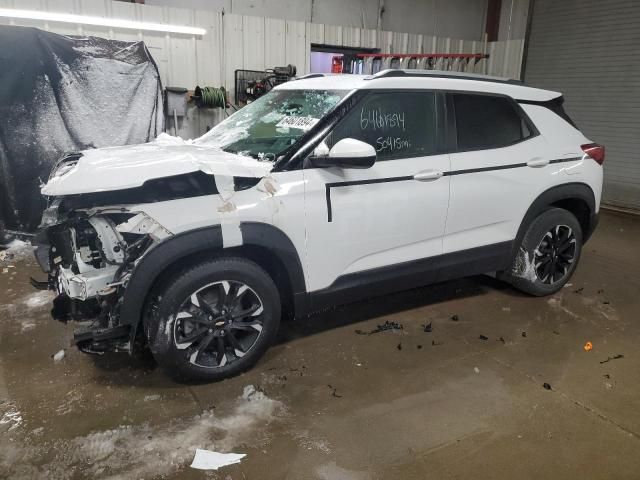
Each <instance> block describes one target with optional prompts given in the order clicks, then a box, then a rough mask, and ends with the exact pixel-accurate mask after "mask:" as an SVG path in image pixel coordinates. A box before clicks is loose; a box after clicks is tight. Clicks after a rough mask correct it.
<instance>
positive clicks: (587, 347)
mask: <svg viewBox="0 0 640 480" xmlns="http://www.w3.org/2000/svg"><path fill="white" fill-rule="evenodd" d="M582 348H584V351H585V352H590V351H591V350H593V343H591V342H587V343H585V344H584V347H582Z"/></svg>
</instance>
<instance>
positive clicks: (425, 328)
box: [422, 322, 433, 333]
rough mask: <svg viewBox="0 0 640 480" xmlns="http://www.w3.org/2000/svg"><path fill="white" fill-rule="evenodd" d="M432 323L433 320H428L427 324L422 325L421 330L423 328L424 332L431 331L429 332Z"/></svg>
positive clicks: (431, 329)
mask: <svg viewBox="0 0 640 480" xmlns="http://www.w3.org/2000/svg"><path fill="white" fill-rule="evenodd" d="M432 323H433V322H429V323H428V324H427V325H423V326H422V330H423V331H424V332H425V333H431V332H432V331H433V327H432V326H431V324H432Z"/></svg>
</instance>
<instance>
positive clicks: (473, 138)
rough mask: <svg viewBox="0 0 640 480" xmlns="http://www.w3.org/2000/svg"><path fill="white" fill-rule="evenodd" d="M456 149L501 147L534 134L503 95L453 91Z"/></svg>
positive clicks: (511, 102) (512, 104)
mask: <svg viewBox="0 0 640 480" xmlns="http://www.w3.org/2000/svg"><path fill="white" fill-rule="evenodd" d="M451 96H452V97H453V105H454V108H455V118H456V134H457V141H458V150H461V151H466V150H483V149H487V148H500V147H505V146H507V145H512V144H514V143H517V142H520V141H522V140H524V139H526V138H528V137H530V136H532V135H533V132H532V131H531V128H530V127H529V126H528V124H527V122H526V120H525V118H524V117H523V116H521V114H520V112H519V111H518V110H516V108H515V106H514V102H513V101H511V100H509V99H508V98H506V97H496V96H492V95H474V94H459V93H454V94H452V95H451Z"/></svg>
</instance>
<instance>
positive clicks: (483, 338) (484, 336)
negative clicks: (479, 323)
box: [478, 334, 489, 341]
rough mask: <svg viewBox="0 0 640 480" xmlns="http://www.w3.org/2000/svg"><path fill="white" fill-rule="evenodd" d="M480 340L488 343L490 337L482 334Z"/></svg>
mask: <svg viewBox="0 0 640 480" xmlns="http://www.w3.org/2000/svg"><path fill="white" fill-rule="evenodd" d="M478 338H479V339H480V340H485V341H486V340H489V337H487V336H486V335H482V334H481V335H480V336H479V337H478Z"/></svg>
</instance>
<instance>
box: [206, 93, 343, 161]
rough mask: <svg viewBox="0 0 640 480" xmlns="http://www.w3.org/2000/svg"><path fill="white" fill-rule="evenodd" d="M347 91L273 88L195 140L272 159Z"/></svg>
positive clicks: (243, 153) (226, 149) (240, 152)
mask: <svg viewBox="0 0 640 480" xmlns="http://www.w3.org/2000/svg"><path fill="white" fill-rule="evenodd" d="M347 93H349V92H348V91H347V90H273V91H271V92H269V93H268V94H266V95H265V96H263V97H260V98H259V99H258V100H256V101H255V102H252V103H250V104H249V105H247V106H246V107H244V108H242V109H240V110H239V111H238V112H236V113H234V114H233V115H232V116H230V117H229V118H228V119H226V120H225V121H224V122H222V123H220V124H218V125H216V126H215V127H214V128H213V129H211V130H210V131H209V132H207V133H206V134H205V135H203V136H202V137H200V138H199V139H198V140H196V143H197V144H202V145H208V146H212V147H218V148H221V149H222V150H224V151H225V152H230V153H237V154H240V155H248V156H251V157H254V158H257V159H259V160H268V161H274V160H275V159H276V158H277V157H278V155H279V154H281V153H282V152H284V151H285V150H286V149H287V148H289V147H290V146H291V145H293V144H294V143H296V142H297V141H298V139H299V138H300V137H302V136H303V135H304V134H305V133H306V132H307V131H308V130H309V129H311V127H313V126H314V125H315V124H316V123H317V122H318V121H319V120H320V119H321V118H322V117H324V116H325V115H326V114H327V113H329V112H330V111H331V110H332V109H333V108H334V107H335V106H336V105H337V104H338V102H340V100H341V99H342V98H344V96H345V95H346V94H347Z"/></svg>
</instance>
